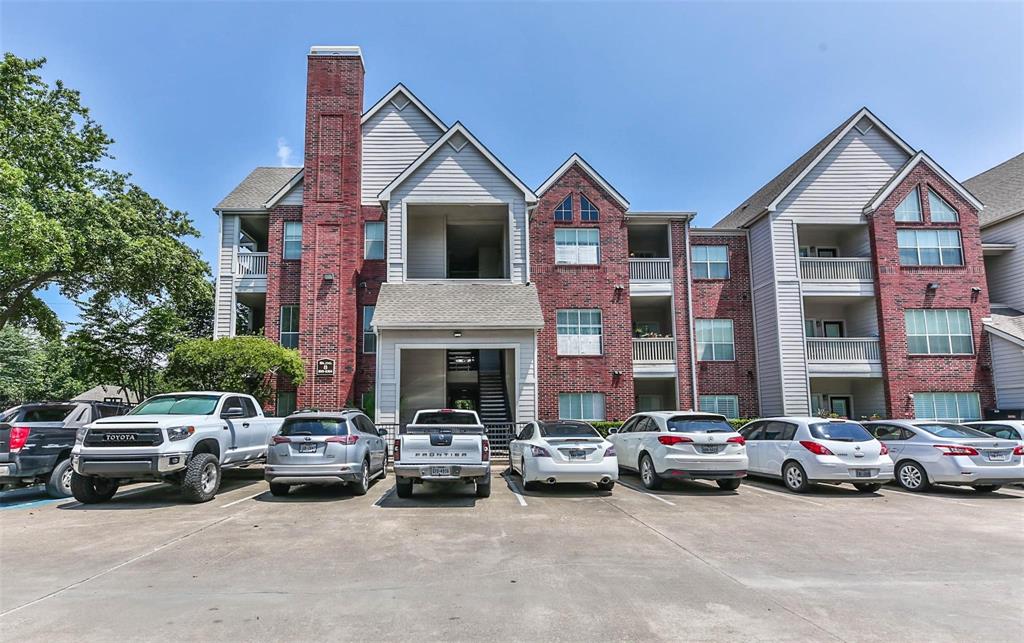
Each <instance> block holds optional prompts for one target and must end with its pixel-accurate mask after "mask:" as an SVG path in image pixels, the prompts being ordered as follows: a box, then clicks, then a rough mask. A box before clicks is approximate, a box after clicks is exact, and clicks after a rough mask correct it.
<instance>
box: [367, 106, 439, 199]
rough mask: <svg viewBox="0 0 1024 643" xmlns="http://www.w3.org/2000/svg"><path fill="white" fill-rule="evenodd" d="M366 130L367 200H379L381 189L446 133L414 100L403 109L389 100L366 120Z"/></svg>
mask: <svg viewBox="0 0 1024 643" xmlns="http://www.w3.org/2000/svg"><path fill="white" fill-rule="evenodd" d="M398 98H399V99H402V98H403V97H402V95H401V94H398ZM399 104H401V103H399ZM362 131H363V176H362V195H363V201H362V202H363V204H376V203H377V195H378V194H379V193H380V191H381V190H383V189H384V187H385V186H387V184H388V183H390V182H391V181H392V180H393V179H394V178H395V177H396V176H398V175H399V174H401V173H402V170H404V169H405V168H407V167H409V164H410V163H412V162H413V161H415V160H416V158H417V157H419V155H420V154H422V153H423V152H424V151H425V150H426V149H427V148H428V147H430V146H431V144H433V143H434V141H436V140H437V139H438V137H439V136H441V133H442V132H441V129H440V128H439V127H438V126H437V125H435V124H434V122H433V121H432V120H430V118H428V117H427V115H426V114H424V113H423V112H422V111H420V109H419V108H418V107H416V105H415V104H414V103H412V102H410V103H409V104H408V105H406V106H405V108H403V109H401V110H399V109H398V108H397V107H395V105H394V103H393V102H389V103H388V104H387V105H384V106H383V107H381V108H380V109H379V110H378V111H377V113H375V114H374V115H373V116H372V117H370V119H369V120H367V121H366V122H365V123H363V126H362Z"/></svg>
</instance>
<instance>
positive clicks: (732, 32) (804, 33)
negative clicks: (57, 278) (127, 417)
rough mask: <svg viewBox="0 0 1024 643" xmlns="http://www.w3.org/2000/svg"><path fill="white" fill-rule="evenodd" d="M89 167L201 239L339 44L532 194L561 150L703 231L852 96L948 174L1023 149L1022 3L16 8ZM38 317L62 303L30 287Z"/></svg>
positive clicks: (14, 31) (15, 19)
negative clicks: (41, 309)
mask: <svg viewBox="0 0 1024 643" xmlns="http://www.w3.org/2000/svg"><path fill="white" fill-rule="evenodd" d="M0 42H2V46H3V50H4V51H11V52H13V53H15V54H17V55H19V56H22V57H33V58H34V57H46V58H47V59H48V63H47V65H46V67H45V68H44V70H43V72H42V75H43V76H44V78H45V79H46V80H47V81H49V82H52V81H54V80H56V79H61V80H63V81H64V82H65V83H66V84H67V85H68V86H70V87H73V88H75V89H78V90H80V91H81V93H82V97H83V102H84V103H85V104H86V105H87V106H89V107H90V108H91V111H92V115H93V117H94V118H95V119H96V120H97V121H99V122H100V123H101V124H102V125H103V127H104V129H105V130H106V132H107V133H108V135H110V136H111V137H112V138H113V139H114V140H115V141H116V143H115V145H114V146H113V147H112V150H111V151H112V153H113V155H114V156H115V157H116V158H115V159H114V160H113V161H111V162H110V165H111V166H112V167H115V168H117V169H119V170H124V171H128V172H131V173H132V174H133V175H134V180H135V181H136V182H137V183H138V184H139V185H141V186H142V187H143V188H144V189H146V190H147V191H148V192H150V193H151V194H153V195H155V196H157V197H158V198H160V199H161V200H163V201H164V203H166V204H167V205H168V206H170V207H172V208H175V209H179V210H184V211H186V212H188V213H189V214H190V215H191V217H192V219H193V221H194V223H195V225H196V227H197V228H198V229H199V230H200V232H201V233H202V237H201V238H199V239H190V240H189V242H190V243H191V244H192V245H194V246H195V247H197V248H199V249H200V250H201V251H202V253H203V256H204V257H205V258H206V260H207V261H209V262H210V263H211V264H212V263H213V261H214V259H215V256H216V243H217V217H216V215H215V214H214V213H213V211H212V209H211V208H212V207H213V206H214V205H215V204H216V203H217V202H218V201H219V200H220V199H221V198H222V197H223V196H224V195H226V194H227V193H228V192H229V191H231V189H232V188H233V187H234V186H235V185H236V184H237V183H238V182H239V181H240V180H241V179H242V178H243V177H244V176H245V175H246V174H247V173H248V172H249V171H250V170H251V169H252V168H253V167H255V166H258V165H297V164H299V163H300V162H301V159H302V144H303V123H304V121H303V110H304V92H305V65H306V58H305V56H306V53H307V52H308V50H309V47H310V46H311V45H359V46H361V47H362V50H363V57H364V60H365V65H366V90H365V100H366V106H367V107H368V106H370V105H372V104H373V103H374V102H376V100H377V99H378V98H379V97H380V96H382V95H383V94H384V93H386V92H387V91H388V90H389V89H390V88H391V87H392V86H394V85H395V84H396V83H397V82H402V83H404V84H405V85H406V86H407V87H409V88H410V89H411V90H412V91H413V92H414V93H416V95H417V96H418V97H419V98H420V99H421V100H422V101H424V102H425V103H426V104H427V105H428V106H430V108H431V109H432V110H433V111H434V112H435V113H436V114H437V115H438V116H439V117H440V118H441V119H443V120H444V121H446V122H447V123H449V124H450V123H453V122H455V121H457V120H459V121H462V122H463V123H464V124H465V125H466V126H467V127H469V129H470V130H471V131H472V132H473V133H474V134H475V135H476V136H477V137H478V138H479V139H480V140H481V141H482V142H483V143H484V144H485V145H486V146H487V147H488V148H489V149H490V150H491V151H492V152H494V153H495V154H496V155H497V156H498V157H499V158H500V159H502V161H503V162H504V163H505V164H506V165H507V166H508V167H509V168H510V169H512V171H513V172H515V173H516V174H517V175H518V176H519V177H520V178H522V179H523V180H524V182H526V183H527V185H529V186H531V187H536V186H538V185H540V184H541V183H542V182H543V181H544V179H546V178H547V177H548V175H549V174H550V173H551V172H552V171H554V170H555V169H556V168H557V167H558V166H559V165H560V164H561V163H562V162H563V161H564V160H565V159H566V158H568V156H569V155H570V154H572V153H573V152H578V153H579V154H581V155H582V156H583V157H584V158H585V159H587V161H588V162H590V163H591V165H593V166H594V167H595V169H597V170H598V171H599V172H600V173H601V174H602V175H603V176H604V177H605V178H606V179H607V180H609V181H610V182H611V183H612V185H614V186H615V187H616V189H618V191H619V192H621V193H622V194H623V195H625V196H626V198H627V199H629V201H630V203H631V207H632V208H633V209H635V210H688V211H696V212H697V213H698V214H697V218H696V222H695V225H697V226H710V225H712V224H714V223H715V222H716V221H717V220H718V219H719V218H721V217H722V216H724V215H725V214H726V213H728V212H729V211H730V210H732V209H733V208H734V207H736V206H737V205H739V204H740V203H742V201H743V200H744V199H745V198H746V197H747V196H749V195H750V194H752V193H753V192H754V191H755V190H756V189H757V188H758V187H760V186H761V185H762V184H764V183H765V182H767V181H768V180H769V179H770V178H772V177H773V176H774V175H775V174H777V173H778V172H780V171H781V170H782V169H783V168H784V167H785V166H787V165H788V164H789V163H791V162H792V161H793V160H794V159H796V158H797V157H798V156H800V155H801V154H802V153H803V152H804V151H806V150H807V149H808V148H809V147H810V146H812V145H813V144H814V143H816V142H817V141H818V140H819V139H820V138H821V137H822V136H824V135H825V134H826V133H827V132H829V131H830V130H832V129H833V128H834V127H835V126H836V125H838V124H839V123H841V122H842V121H843V120H845V119H846V118H847V117H848V116H850V115H851V114H853V113H854V112H855V111H857V109H859V108H860V107H862V106H868V107H869V108H870V109H871V110H872V111H873V112H874V113H875V114H876V115H877V116H878V117H880V118H881V119H882V120H884V121H885V122H886V123H887V124H888V125H889V126H890V127H891V128H892V129H893V130H895V131H896V132H897V133H898V134H899V135H900V136H901V137H902V138H903V139H904V140H906V141H907V142H908V143H909V144H910V145H911V146H912V147H914V148H917V149H924V150H925V151H927V152H928V153H929V154H930V155H931V156H932V157H933V158H934V159H936V161H938V162H939V163H940V164H942V165H943V166H944V167H945V168H946V169H947V170H948V171H949V172H950V173H951V174H952V175H953V176H954V177H956V178H958V179H961V180H963V179H966V178H969V177H971V176H974V175H975V174H978V173H979V172H982V171H984V170H986V169H988V168H990V167H992V166H994V165H996V164H998V163H1000V162H1002V161H1004V160H1006V159H1008V158H1010V157H1012V156H1014V155H1016V154H1019V153H1020V152H1021V151H1022V150H1024V2H1021V1H1019V0H1018V1H1017V2H1003V3H982V2H970V3H951V2H931V3H927V2H912V3H880V2H863V3H834V2H817V3H797V2H756V3H738V2H727V3H723V2H719V3H697V2H675V3H637V2H633V3H608V2H603V3H595V2H576V3H566V2H558V3H554V2H549V3H490V2H487V3H474V4H470V3H454V4H451V3H450V4H440V3H427V2H419V3H413V4H399V3H391V2H374V3H355V4H353V3H302V2H286V3H272V2H259V3H255V2H250V3H231V2H184V3H183V2H135V3H131V2H115V3H88V2H70V3H64V2H15V1H11V0H0ZM46 298H47V299H48V300H49V301H52V302H54V305H55V307H56V310H57V312H58V314H59V315H60V316H61V317H62V318H64V319H66V320H74V319H75V308H74V305H73V304H72V303H70V302H66V301H62V300H61V299H60V298H59V297H58V296H56V295H49V294H48V295H47V297H46Z"/></svg>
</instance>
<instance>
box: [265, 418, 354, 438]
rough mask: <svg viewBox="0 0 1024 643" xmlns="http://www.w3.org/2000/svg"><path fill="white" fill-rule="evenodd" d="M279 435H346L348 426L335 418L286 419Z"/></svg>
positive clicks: (343, 421)
mask: <svg viewBox="0 0 1024 643" xmlns="http://www.w3.org/2000/svg"><path fill="white" fill-rule="evenodd" d="M281 435H348V425H346V424H345V420H341V419H336V418H288V419H286V420H285V421H284V425H282V426H281Z"/></svg>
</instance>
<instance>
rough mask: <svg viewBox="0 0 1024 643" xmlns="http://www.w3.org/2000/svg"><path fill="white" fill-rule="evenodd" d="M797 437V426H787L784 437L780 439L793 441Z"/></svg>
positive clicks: (783, 432) (783, 431)
mask: <svg viewBox="0 0 1024 643" xmlns="http://www.w3.org/2000/svg"><path fill="white" fill-rule="evenodd" d="M795 437H796V425H795V424H787V425H786V426H785V428H784V429H782V437H781V438H779V439H780V440H792V439H793V438H795Z"/></svg>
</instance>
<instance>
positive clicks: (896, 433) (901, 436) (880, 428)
mask: <svg viewBox="0 0 1024 643" xmlns="http://www.w3.org/2000/svg"><path fill="white" fill-rule="evenodd" d="M867 429H868V432H869V433H871V434H872V435H873V436H875V437H876V438H877V439H879V440H906V439H907V438H909V437H910V435H909V433H908V432H907V431H904V430H903V429H902V428H900V427H898V426H893V425H892V424H872V425H871V426H869V427H867Z"/></svg>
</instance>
